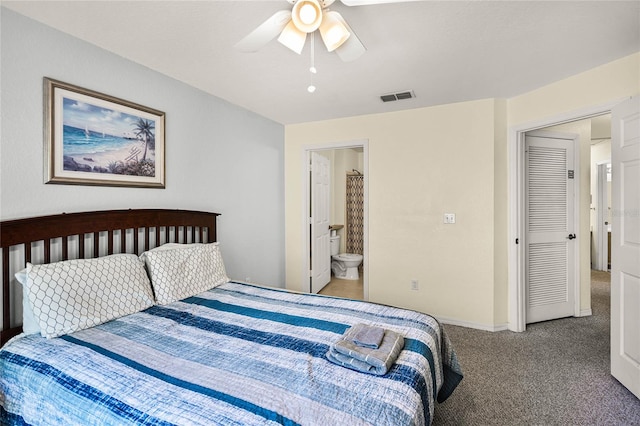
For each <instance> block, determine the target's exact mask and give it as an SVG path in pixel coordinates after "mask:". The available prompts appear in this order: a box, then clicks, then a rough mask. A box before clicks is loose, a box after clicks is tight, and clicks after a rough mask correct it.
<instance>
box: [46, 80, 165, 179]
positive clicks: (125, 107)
mask: <svg viewBox="0 0 640 426" xmlns="http://www.w3.org/2000/svg"><path fill="white" fill-rule="evenodd" d="M44 103H45V106H44V121H45V126H44V133H45V135H44V137H45V144H44V145H45V150H44V151H45V152H44V157H45V158H44V164H45V183H53V184H69V185H100V186H124V187H137V188H164V187H165V113H164V112H162V111H158V110H156V109H153V108H149V107H146V106H143V105H139V104H136V103H133V102H130V101H126V100H123V99H119V98H116V97H114V96H109V95H106V94H104V93H99V92H96V91H93V90H89V89H84V88H81V87H78V86H75V85H72V84H68V83H64V82H61V81H58V80H54V79H51V78H48V77H45V78H44Z"/></svg>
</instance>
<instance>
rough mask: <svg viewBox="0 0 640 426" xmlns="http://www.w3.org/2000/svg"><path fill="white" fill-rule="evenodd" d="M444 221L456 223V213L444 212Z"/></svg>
mask: <svg viewBox="0 0 640 426" xmlns="http://www.w3.org/2000/svg"><path fill="white" fill-rule="evenodd" d="M444 223H456V214H455V213H445V214H444Z"/></svg>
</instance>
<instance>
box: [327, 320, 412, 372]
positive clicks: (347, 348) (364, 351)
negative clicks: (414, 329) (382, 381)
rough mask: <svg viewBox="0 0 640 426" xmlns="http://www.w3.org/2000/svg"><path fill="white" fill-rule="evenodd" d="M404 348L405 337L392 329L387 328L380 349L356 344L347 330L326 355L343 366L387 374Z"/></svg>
mask: <svg viewBox="0 0 640 426" xmlns="http://www.w3.org/2000/svg"><path fill="white" fill-rule="evenodd" d="M348 339H349V340H348ZM403 348H404V337H402V336H401V335H400V334H398V333H396V332H393V331H391V330H385V333H384V337H383V338H382V343H381V344H380V347H379V348H378V349H372V348H364V347H362V346H358V345H356V344H355V343H353V341H352V340H351V338H350V336H349V334H348V330H347V332H345V335H344V336H343V338H342V339H340V340H338V341H337V342H336V343H334V344H333V345H331V346H330V347H329V351H328V352H327V355H326V357H327V359H328V360H329V361H331V362H334V363H336V364H338V365H341V366H343V367H346V368H350V369H352V370H357V371H361V372H363V373H370V374H375V375H378V376H382V375H385V374H387V371H389V369H390V368H391V366H392V365H393V363H394V362H395V361H396V359H397V358H398V355H400V352H401V351H402V349H403Z"/></svg>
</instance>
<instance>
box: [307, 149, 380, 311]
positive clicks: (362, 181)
mask: <svg viewBox="0 0 640 426" xmlns="http://www.w3.org/2000/svg"><path fill="white" fill-rule="evenodd" d="M367 148H368V147H367V141H354V142H347V143H336V144H331V145H322V146H308V147H305V148H304V152H305V155H304V159H305V165H306V172H305V176H307V179H308V182H307V184H306V185H304V191H305V193H306V196H305V198H304V199H305V200H306V201H305V206H306V207H305V212H306V213H305V214H308V219H306V220H305V221H304V223H305V231H304V234H305V236H306V240H307V244H305V247H307V248H308V256H305V259H307V262H308V264H307V267H306V268H305V270H307V271H309V290H308V291H309V292H311V293H316V292H317V293H320V294H328V295H332V296H339V297H348V298H352V299H360V300H367V298H368V288H367V275H368V266H367V263H368V262H367V260H368V251H367V226H368V200H367V195H368V194H367V188H368V176H367V166H368V165H367V163H368V150H367ZM315 155H321V156H323V157H324V158H326V159H327V160H328V161H329V163H330V167H329V168H330V191H329V193H328V195H327V197H328V201H327V204H328V205H329V216H330V221H329V226H330V230H331V235H332V237H335V236H339V237H340V238H339V253H340V254H345V253H355V251H357V252H358V253H357V254H361V255H362V258H363V260H362V264H361V265H360V266H359V268H358V279H357V280H344V279H339V278H337V277H336V276H335V274H334V273H333V271H332V273H331V277H330V280H329V282H328V283H327V284H326V285H324V284H322V285H319V284H318V282H317V280H316V281H315V282H314V281H313V279H314V273H313V265H314V264H318V263H319V262H318V260H319V259H317V258H316V259H315V262H314V256H321V259H324V258H325V257H326V259H330V258H331V252H330V251H327V250H326V248H325V247H326V245H324V244H315V243H314V241H315V240H314V235H315V234H316V233H317V230H315V229H314V228H313V224H314V223H315V220H314V218H313V216H314V206H313V199H314V197H317V194H314V193H313V188H314V182H313V179H314V174H313V173H312V167H311V158H312V156H315ZM352 176H359V177H356V178H353V177H352ZM358 181H359V182H358ZM314 231H316V232H314ZM358 235H359V236H358ZM333 240H335V238H333ZM349 250H351V252H350V251H349Z"/></svg>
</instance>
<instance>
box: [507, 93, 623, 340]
mask: <svg viewBox="0 0 640 426" xmlns="http://www.w3.org/2000/svg"><path fill="white" fill-rule="evenodd" d="M624 99H628V97H625V98H621V99H616V100H613V101H611V102H607V103H605V104H602V105H596V106H591V107H588V108H582V109H579V110H575V111H570V112H565V113H562V114H558V115H554V116H551V117H547V118H544V119H541V120H536V121H531V122H527V123H522V124H518V125H515V126H511V127H510V128H509V130H508V146H507V149H508V161H509V166H508V167H509V171H508V184H509V194H508V196H509V201H508V208H509V213H508V214H509V229H508V235H507V238H508V239H507V246H508V247H509V250H508V265H509V266H508V269H509V274H508V278H509V285H508V289H509V292H508V294H509V296H508V300H509V310H508V311H509V321H508V329H509V330H511V331H517V332H520V331H525V329H526V317H525V313H526V309H525V300H524V268H523V265H524V259H523V258H524V250H523V249H522V247H523V245H522V244H515V241H516V239H520V240H521V239H522V237H521V236H522V235H524V228H523V224H522V220H521V217H522V216H521V212H522V210H523V202H524V201H523V199H522V197H523V195H522V191H521V188H522V180H523V165H524V152H523V151H524V149H523V148H524V134H525V133H527V132H530V131H533V130H538V129H542V128H544V127H550V126H555V125H558V124H564V123H568V122H571V121H577V120H583V119H586V118H591V117H595V116H598V115H603V114H608V113H610V112H611V109H612V108H613V106H614V105H617V104H618V103H620V102H621V101H622V100H624ZM578 299H579V297H578Z"/></svg>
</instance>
